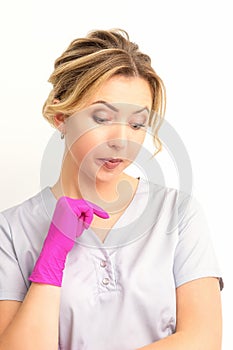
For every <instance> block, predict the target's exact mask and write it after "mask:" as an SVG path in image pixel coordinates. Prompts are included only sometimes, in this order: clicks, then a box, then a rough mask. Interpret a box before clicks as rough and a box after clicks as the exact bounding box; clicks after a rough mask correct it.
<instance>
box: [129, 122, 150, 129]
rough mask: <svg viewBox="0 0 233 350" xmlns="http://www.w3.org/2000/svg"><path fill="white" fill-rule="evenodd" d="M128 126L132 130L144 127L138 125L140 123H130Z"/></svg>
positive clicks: (143, 125) (143, 126)
mask: <svg viewBox="0 0 233 350" xmlns="http://www.w3.org/2000/svg"><path fill="white" fill-rule="evenodd" d="M130 126H131V128H132V129H134V130H139V129H141V128H145V127H146V125H145V124H140V123H131V124H130Z"/></svg>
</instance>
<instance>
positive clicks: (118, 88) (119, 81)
mask: <svg viewBox="0 0 233 350" xmlns="http://www.w3.org/2000/svg"><path fill="white" fill-rule="evenodd" d="M96 101H106V102H108V103H114V104H115V103H117V104H118V103H119V104H131V105H135V106H140V107H148V108H149V109H151V106H152V94H151V89H150V85H149V84H148V82H147V81H146V80H144V79H142V78H139V77H124V76H114V77H112V78H110V79H109V80H107V81H106V82H104V83H103V85H102V86H101V87H100V89H99V90H98V91H97V92H96V93H95V94H94V95H93V96H92V98H91V101H90V104H93V103H95V102H96Z"/></svg>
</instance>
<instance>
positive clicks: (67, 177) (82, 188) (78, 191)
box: [52, 162, 138, 214]
mask: <svg viewBox="0 0 233 350" xmlns="http://www.w3.org/2000/svg"><path fill="white" fill-rule="evenodd" d="M137 184H138V180H137V179H134V178H132V177H131V176H129V175H127V174H125V173H121V174H120V175H119V176H114V177H112V179H111V181H100V180H98V179H97V180H96V179H94V180H93V179H92V178H90V177H88V176H87V175H86V174H85V173H82V172H81V171H78V170H77V166H75V164H74V162H71V163H69V166H68V165H67V163H66V162H63V166H62V169H61V173H60V176H59V179H58V181H57V182H56V184H55V185H54V186H53V187H52V191H53V193H54V195H55V197H56V198H57V199H58V198H60V197H61V196H67V197H71V198H77V199H78V198H84V199H86V200H88V201H90V202H93V203H95V204H97V205H98V206H100V207H101V208H103V209H104V210H106V211H107V212H108V213H111V214H113V213H116V212H120V211H123V210H124V209H125V208H126V207H127V205H128V204H129V202H130V201H131V200H132V198H133V196H134V193H135V191H136V188H137Z"/></svg>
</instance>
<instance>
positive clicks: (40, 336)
mask: <svg viewBox="0 0 233 350" xmlns="http://www.w3.org/2000/svg"><path fill="white" fill-rule="evenodd" d="M60 289H61V288H59V287H56V286H52V285H47V284H39V283H32V284H31V286H30V288H29V290H28V293H27V295H26V297H25V299H24V301H23V303H22V304H21V303H19V302H13V301H1V302H0V314H1V320H2V322H1V328H0V334H1V333H2V334H1V336H0V350H9V349H12V350H14V349H17V350H27V349H28V350H29V349H33V350H37V349H38V350H39V349H49V350H50V349H51V350H55V349H56V350H57V349H58V320H59V306H60ZM4 320H5V321H4Z"/></svg>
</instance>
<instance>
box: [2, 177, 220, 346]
mask: <svg viewBox="0 0 233 350" xmlns="http://www.w3.org/2000/svg"><path fill="white" fill-rule="evenodd" d="M55 205H56V198H55V197H54V195H53V193H52V191H51V189H50V187H49V186H47V187H45V188H43V189H42V191H40V192H39V193H37V194H36V195H35V196H33V197H31V198H29V199H27V200H25V201H24V202H22V203H20V204H18V205H15V206H13V207H11V208H8V209H5V210H4V211H2V212H1V213H0V299H1V300H19V301H22V300H23V299H24V297H25V295H26V293H27V291H28V288H29V286H30V282H29V281H28V277H29V275H30V274H31V271H32V270H33V267H34V265H35V262H36V260H37V258H38V256H39V254H40V251H41V248H42V244H43V241H44V239H45V237H46V234H47V232H48V229H49V225H50V222H51V219H52V215H53V212H54V209H55ZM210 276H211V277H217V278H219V280H220V282H222V280H221V271H220V269H219V266H218V262H217V259H216V256H215V252H214V249H213V246H212V242H211V237H210V235H209V233H208V225H207V223H206V219H205V215H204V213H203V210H202V208H201V206H200V204H199V203H198V202H197V200H196V199H195V198H193V196H190V195H188V194H186V193H183V192H181V191H178V190H176V189H172V188H167V187H163V186H160V185H157V184H153V183H149V182H148V181H146V180H145V179H140V181H139V184H138V188H137V191H136V194H135V196H134V198H133V200H132V202H131V203H130V205H129V206H128V208H127V209H126V211H125V212H124V214H123V215H122V216H121V217H120V219H119V220H118V221H117V223H116V224H115V225H114V226H113V228H112V229H111V230H110V232H109V233H108V235H107V237H106V239H105V241H104V243H102V242H101V241H100V239H99V238H98V237H97V235H96V234H95V233H94V232H93V231H92V229H91V228H89V229H88V230H86V231H85V232H84V233H83V234H82V235H81V236H80V237H79V238H78V240H77V244H75V246H74V248H73V249H72V251H71V252H70V253H69V255H68V257H67V262H66V267H65V271H64V277H63V285H62V289H61V307H60V326H59V328H60V333H59V334H60V338H59V346H60V350H119V349H120V350H133V349H136V348H139V347H142V346H145V345H147V344H150V343H152V342H155V341H157V340H159V339H161V338H164V337H166V336H168V335H170V334H172V333H174V332H175V328H176V288H177V287H179V286H181V285H182V284H183V283H186V282H189V281H191V280H195V279H197V278H202V277H210ZM48 313H49V310H48Z"/></svg>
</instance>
